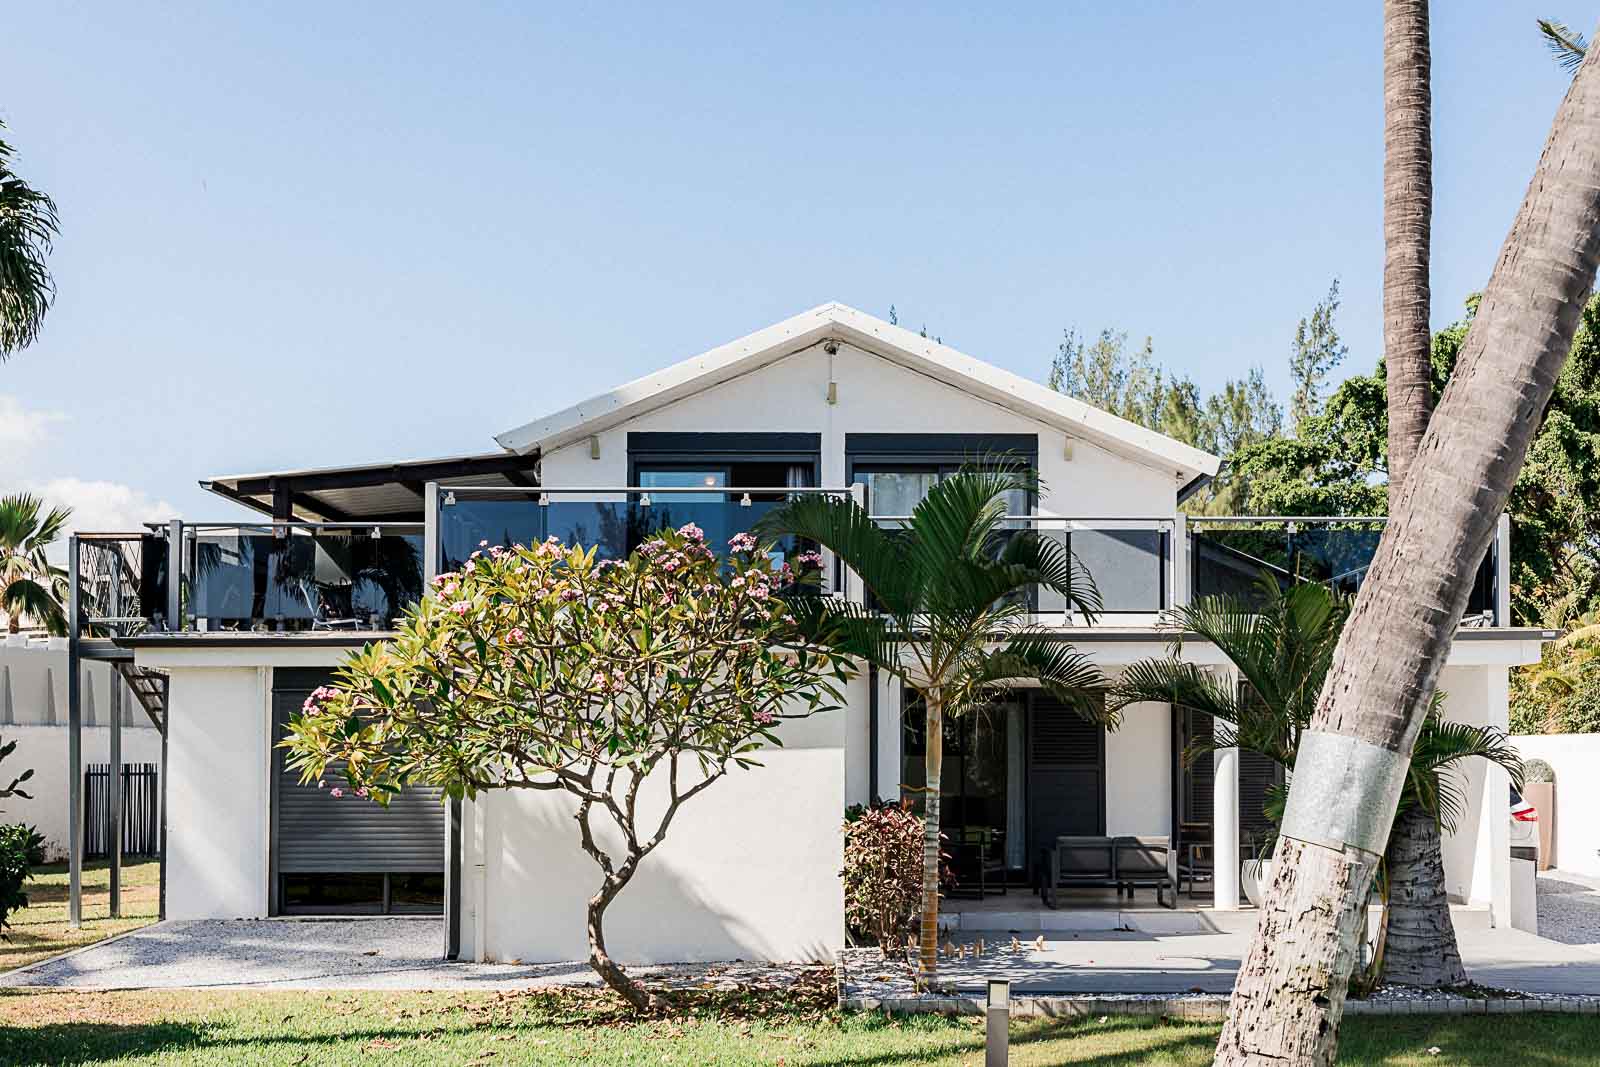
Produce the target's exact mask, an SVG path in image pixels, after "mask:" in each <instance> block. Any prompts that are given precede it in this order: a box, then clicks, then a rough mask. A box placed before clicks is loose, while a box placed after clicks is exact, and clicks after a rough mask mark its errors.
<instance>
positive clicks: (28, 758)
mask: <svg viewBox="0 0 1600 1067" xmlns="http://www.w3.org/2000/svg"><path fill="white" fill-rule="evenodd" d="M64 644H65V642H64V641H61V642H57V647H50V645H49V644H47V643H46V642H45V641H44V640H37V641H27V640H14V639H8V640H6V641H5V642H4V643H0V741H4V742H10V741H15V742H16V743H17V749H16V751H15V752H13V753H12V754H11V756H9V757H8V758H7V759H6V761H5V762H4V763H3V764H0V778H3V780H4V781H3V782H0V784H5V783H8V782H10V781H11V779H12V778H14V777H16V776H17V775H19V774H21V773H22V772H23V771H25V770H29V769H31V770H32V771H33V777H32V778H31V779H30V780H29V781H28V783H27V784H26V785H24V786H23V789H25V790H26V791H27V792H29V793H31V794H32V799H29V800H24V799H22V798H21V797H13V798H11V799H9V800H7V801H4V802H3V804H4V806H3V809H0V821H3V822H22V823H28V824H30V825H33V826H36V827H38V829H39V832H40V833H41V834H43V835H44V839H45V848H46V851H47V854H48V855H49V856H50V858H51V859H61V858H64V857H65V856H66V853H67V842H68V827H67V805H68V783H69V779H70V776H69V775H68V773H67V725H66V724H67V682H68V677H67V650H66V648H65V647H61V646H63V645H64ZM82 670H83V681H82V685H83V720H84V730H83V762H84V763H85V764H90V763H106V762H108V761H109V760H110V758H111V730H110V728H109V726H108V725H107V723H108V722H109V718H108V717H109V715H110V710H111V687H112V686H113V685H121V686H122V722H123V730H122V761H123V762H124V763H157V764H159V763H160V762H161V734H160V732H159V731H157V730H156V728H155V726H154V725H153V724H152V723H151V722H150V719H149V717H148V716H146V715H145V713H144V709H143V708H141V707H140V706H139V703H138V701H136V700H135V699H134V697H133V694H132V693H131V692H129V691H128V689H127V687H126V685H125V684H124V683H123V682H122V679H121V677H120V676H119V675H117V673H116V672H115V671H114V670H112V668H111V665H110V664H107V663H85V664H83V667H82Z"/></svg>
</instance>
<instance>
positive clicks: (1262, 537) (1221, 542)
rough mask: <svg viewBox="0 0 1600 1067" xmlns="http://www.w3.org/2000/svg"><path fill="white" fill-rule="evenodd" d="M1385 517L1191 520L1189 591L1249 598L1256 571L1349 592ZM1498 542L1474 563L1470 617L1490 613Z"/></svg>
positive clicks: (1363, 571)
mask: <svg viewBox="0 0 1600 1067" xmlns="http://www.w3.org/2000/svg"><path fill="white" fill-rule="evenodd" d="M1387 521H1388V520H1387V519H1384V518H1381V517H1359V518H1309V519H1308V518H1274V519H1260V518H1251V517H1248V516H1237V517H1227V518H1206V519H1192V520H1190V535H1189V543H1190V573H1191V574H1192V575H1193V595H1194V596H1196V597H1201V596H1216V595H1222V594H1228V595H1233V596H1237V597H1240V598H1242V599H1244V600H1245V601H1246V602H1247V603H1248V602H1250V601H1252V600H1253V599H1255V598H1256V597H1257V596H1258V595H1259V589H1260V585H1259V583H1260V579H1261V575H1262V574H1263V573H1267V574H1271V575H1272V576H1273V577H1275V578H1277V579H1278V582H1279V584H1280V585H1287V584H1289V583H1293V582H1319V583H1321V584H1323V585H1326V586H1329V587H1331V588H1334V589H1337V590H1339V591H1340V592H1343V593H1346V594H1349V595H1352V596H1353V595H1355V592H1356V590H1358V589H1359V588H1361V583H1362V582H1363V581H1364V580H1365V579H1366V576H1367V568H1368V567H1370V566H1371V565H1372V559H1373V557H1374V556H1375V555H1376V554H1377V551H1378V542H1379V540H1380V539H1381V538H1382V537H1383V528H1384V524H1385V523H1386V522H1387ZM1500 548H1501V546H1500V544H1499V543H1498V542H1496V543H1495V544H1494V545H1492V546H1491V547H1490V550H1489V552H1488V553H1487V554H1486V555H1485V558H1484V560H1483V563H1482V564H1481V565H1480V566H1479V567H1478V570H1477V574H1476V576H1475V579H1474V581H1473V586H1472V595H1471V597H1470V599H1469V600H1468V601H1467V611H1466V618H1467V620H1468V622H1469V623H1470V622H1474V621H1477V622H1482V621H1484V620H1493V619H1494V617H1495V611H1496V607H1495V603H1496V597H1495V591H1496V590H1495V583H1496V572H1497V568H1496V561H1497V558H1498V552H1499V550H1500ZM1497 624H1498V625H1509V623H1507V622H1499V623H1497Z"/></svg>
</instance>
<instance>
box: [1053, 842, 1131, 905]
mask: <svg viewBox="0 0 1600 1067" xmlns="http://www.w3.org/2000/svg"><path fill="white" fill-rule="evenodd" d="M1116 851H1117V850H1116V839H1115V838H1112V837H1087V836H1071V837H1058V838H1056V844H1055V847H1054V848H1051V849H1046V850H1045V852H1044V855H1043V856H1041V857H1040V868H1041V871H1042V873H1043V875H1044V877H1043V879H1042V881H1043V884H1042V886H1041V892H1040V896H1041V897H1042V898H1043V899H1044V902H1045V904H1046V906H1048V907H1051V908H1053V907H1055V906H1056V892H1055V891H1056V890H1057V889H1064V888H1067V887H1070V886H1104V887H1108V888H1109V887H1114V886H1115V885H1116V884H1117V877H1116V862H1117V861H1116Z"/></svg>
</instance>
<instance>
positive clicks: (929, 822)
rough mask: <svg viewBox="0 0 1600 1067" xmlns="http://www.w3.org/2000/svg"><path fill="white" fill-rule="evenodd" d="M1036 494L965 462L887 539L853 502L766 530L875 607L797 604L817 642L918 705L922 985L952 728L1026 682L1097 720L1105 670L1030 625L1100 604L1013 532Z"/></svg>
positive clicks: (1066, 563) (1028, 477)
mask: <svg viewBox="0 0 1600 1067" xmlns="http://www.w3.org/2000/svg"><path fill="white" fill-rule="evenodd" d="M1037 488H1038V482H1037V479H1036V478H1035V477H1034V476H1033V475H1032V474H1031V473H1030V472H1028V471H1026V470H1025V469H1023V468H1021V467H1018V466H1016V465H1014V464H1013V463H1011V462H1009V461H1003V460H1002V461H996V462H995V463H993V464H990V465H988V466H987V467H976V466H969V467H966V468H963V469H962V470H960V471H958V472H957V473H955V474H954V475H952V476H950V477H949V478H946V479H944V480H943V481H941V482H939V483H938V484H937V485H936V486H934V487H933V489H932V490H931V491H929V493H928V495H927V496H926V497H925V498H924V499H923V500H922V502H921V503H919V504H918V505H917V506H916V508H915V509H914V510H913V511H912V514H911V518H910V520H909V521H906V522H904V523H898V524H896V525H895V527H894V528H893V529H888V530H886V529H883V528H881V527H880V526H879V525H878V523H877V522H876V521H874V520H873V519H872V518H871V517H870V516H869V515H868V514H867V513H866V512H865V511H863V510H862V509H861V508H860V507H859V506H857V505H856V504H855V502H854V501H851V500H845V499H835V498H831V497H825V496H820V495H808V496H804V497H799V498H797V499H795V500H793V501H791V502H789V503H788V504H786V505H784V506H783V507H782V508H779V509H778V510H776V511H773V512H771V513H769V514H768V515H767V516H766V518H765V519H763V520H762V522H761V523H760V524H758V529H760V530H762V531H764V532H766V533H769V534H774V535H775V534H779V533H786V534H795V535H798V536H799V537H801V538H802V539H804V540H807V541H811V542H813V543H815V544H820V545H822V546H823V547H825V548H828V549H830V550H832V551H833V552H834V553H835V554H836V555H837V556H838V557H839V559H840V560H841V561H842V562H843V564H844V565H845V566H846V567H849V568H850V569H851V570H852V571H854V572H855V573H856V574H857V575H858V576H859V577H860V579H861V581H862V582H863V583H864V584H865V586H866V588H867V590H868V592H869V593H870V594H871V602H870V603H869V604H865V605H863V604H856V603H851V602H849V601H847V600H844V599H840V598H835V597H829V598H817V599H814V600H811V601H797V602H796V605H795V610H796V613H797V614H802V616H803V621H804V622H805V624H806V625H807V627H808V629H810V630H811V631H812V632H813V633H815V634H816V635H817V636H818V639H819V640H820V641H822V642H823V643H825V644H827V645H828V646H830V647H832V648H834V649H837V650H838V651H840V652H843V653H846V654H848V655H849V656H850V657H851V658H853V659H856V660H859V661H863V662H866V663H869V664H873V665H875V666H876V667H877V668H878V669H879V670H881V671H883V672H885V673H887V674H889V675H891V676H892V677H895V678H898V679H899V680H900V682H901V683H902V684H903V685H905V686H907V687H909V688H911V689H913V690H915V691H916V692H917V693H918V694H919V695H920V696H921V697H922V698H923V707H924V714H925V716H926V737H927V749H926V754H925V756H924V770H925V774H926V777H925V778H924V781H925V782H926V783H927V785H926V786H925V789H924V793H923V797H924V807H923V843H922V910H921V915H920V919H919V927H918V980H919V982H920V983H921V984H922V985H923V986H924V987H928V986H931V985H932V984H933V983H934V981H935V980H936V978H937V975H938V967H939V927H938V923H939V858H940V847H939V845H940V836H939V782H940V779H941V774H942V770H943V766H944V751H943V738H944V720H945V718H946V717H947V716H956V715H961V714H965V713H967V712H969V711H972V710H974V709H975V708H979V707H982V706H983V705H984V704H986V703H988V702H989V701H991V700H993V699H994V698H995V697H996V696H999V695H1000V694H1002V693H1004V692H1005V691H1006V690H1008V689H1011V688H1014V687H1016V686H1017V685H1020V684H1029V683H1031V684H1034V685H1038V686H1042V687H1044V688H1045V689H1047V690H1049V691H1050V692H1051V693H1052V694H1053V695H1055V696H1057V697H1059V698H1061V699H1062V700H1063V701H1064V702H1066V703H1068V704H1069V705H1071V706H1073V707H1074V708H1076V709H1078V710H1079V712H1080V713H1081V714H1083V715H1084V716H1085V717H1099V716H1100V715H1102V714H1103V708H1102V707H1101V706H1100V705H1099V704H1097V703H1095V702H1093V701H1091V700H1089V699H1087V695H1088V693H1089V691H1091V690H1095V689H1098V688H1100V687H1101V685H1102V684H1103V679H1102V677H1101V675H1100V672H1099V671H1098V669H1096V668H1095V666H1094V665H1093V664H1092V663H1091V662H1090V661H1089V660H1088V659H1087V658H1086V657H1084V656H1083V655H1082V654H1081V653H1079V652H1078V651H1076V650H1075V649H1074V648H1073V647H1072V646H1071V645H1070V644H1067V643H1065V642H1063V641H1061V640H1060V639H1059V638H1060V636H1061V635H1060V634H1058V633H1052V632H1049V631H1046V630H1043V629H1041V628H1039V627H1035V626H1030V625H1028V621H1029V608H1028V603H1027V597H1028V594H1029V591H1030V589H1032V588H1039V589H1048V590H1051V591H1053V592H1055V593H1056V594H1058V595H1059V596H1061V597H1062V598H1063V599H1064V601H1065V604H1066V610H1067V611H1069V612H1078V613H1080V614H1082V615H1085V616H1090V617H1092V616H1093V615H1095V614H1097V613H1098V612H1099V610H1100V596H1099V593H1098V592H1097V591H1096V589H1095V586H1094V583H1093V581H1091V580H1090V578H1089V576H1088V573H1087V572H1086V571H1084V570H1083V568H1082V567H1081V566H1080V565H1079V564H1078V563H1077V561H1076V560H1075V559H1074V558H1073V557H1072V555H1071V554H1070V553H1069V552H1068V551H1067V550H1066V549H1065V548H1064V547H1063V546H1062V545H1061V544H1060V543H1059V542H1057V541H1055V540H1052V539H1050V538H1049V537H1046V536H1044V535H1042V534H1041V533H1040V532H1039V531H1038V530H1037V529H1034V528H1031V527H1030V528H1025V529H1020V530H1018V529H1008V528H1006V523H1005V518H1006V511H1007V503H1008V500H1010V499H1011V498H1013V497H1014V496H1015V495H1017V494H1018V493H1021V492H1029V491H1034V490H1036V489H1037Z"/></svg>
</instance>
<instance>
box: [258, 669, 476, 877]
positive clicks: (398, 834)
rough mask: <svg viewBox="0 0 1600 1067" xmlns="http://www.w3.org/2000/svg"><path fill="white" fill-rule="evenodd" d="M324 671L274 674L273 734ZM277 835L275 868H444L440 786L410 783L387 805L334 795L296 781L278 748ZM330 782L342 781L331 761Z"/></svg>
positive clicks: (280, 732) (280, 734) (305, 870)
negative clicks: (428, 786) (422, 786)
mask: <svg viewBox="0 0 1600 1067" xmlns="http://www.w3.org/2000/svg"><path fill="white" fill-rule="evenodd" d="M329 677H330V676H329V675H328V673H327V672H324V671H307V670H284V669H279V670H276V671H274V672H273V688H272V711H273V719H274V722H275V727H276V731H277V735H278V737H279V739H281V738H282V737H283V732H284V729H285V726H286V725H287V723H288V721H289V718H290V717H291V716H292V715H293V714H294V713H295V712H296V711H298V710H299V708H300V705H301V704H303V703H304V702H305V699H306V697H308V696H309V695H310V694H311V691H312V690H313V689H315V688H316V687H317V686H318V685H323V684H326V683H327V682H328V681H329ZM274 758H275V762H276V765H277V768H278V790H277V810H276V812H274V827H273V828H274V831H275V833H276V835H277V853H278V872H279V873H280V874H383V873H389V874H403V873H404V874H410V873H419V874H437V873H441V872H442V871H443V870H444V805H443V804H441V803H440V799H439V790H438V789H434V788H421V787H413V788H410V789H406V790H404V791H402V792H401V793H400V794H399V795H398V796H396V797H394V798H393V799H392V800H391V801H390V802H389V806H388V807H387V808H385V807H382V806H380V805H378V804H375V803H373V802H372V801H369V800H364V799H362V798H360V797H355V796H352V795H350V794H349V793H346V794H345V795H344V796H343V797H340V798H337V799H335V798H334V797H333V796H331V795H330V794H329V791H328V789H319V788H317V785H316V783H315V782H313V783H312V784H310V785H301V784H300V774H299V772H298V771H292V770H289V769H287V768H285V767H284V765H283V753H282V750H281V749H279V750H277V753H276V755H275V757H274ZM326 780H327V781H328V783H329V787H330V788H331V787H332V786H333V785H334V784H335V783H336V782H337V783H340V784H342V783H343V778H342V776H341V775H340V773H339V768H337V767H330V768H329V769H328V774H327V778H326Z"/></svg>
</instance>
